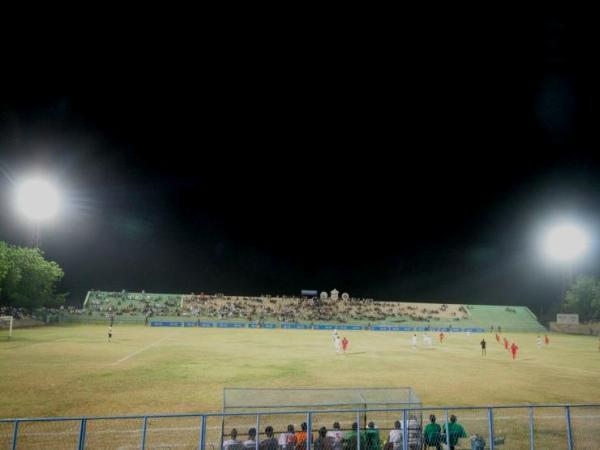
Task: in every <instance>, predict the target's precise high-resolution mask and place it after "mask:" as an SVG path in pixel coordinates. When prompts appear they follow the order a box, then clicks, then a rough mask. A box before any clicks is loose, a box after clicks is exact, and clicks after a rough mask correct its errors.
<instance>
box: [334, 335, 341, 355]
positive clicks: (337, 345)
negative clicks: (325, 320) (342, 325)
mask: <svg viewBox="0 0 600 450" xmlns="http://www.w3.org/2000/svg"><path fill="white" fill-rule="evenodd" d="M334 340H335V352H336V353H340V352H341V351H342V341H341V340H340V337H339V336H338V335H337V334H336V335H335V338H334Z"/></svg>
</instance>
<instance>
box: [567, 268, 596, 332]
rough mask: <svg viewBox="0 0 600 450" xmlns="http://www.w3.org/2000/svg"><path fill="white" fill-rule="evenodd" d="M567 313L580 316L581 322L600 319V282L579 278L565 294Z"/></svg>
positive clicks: (583, 277)
mask: <svg viewBox="0 0 600 450" xmlns="http://www.w3.org/2000/svg"><path fill="white" fill-rule="evenodd" d="M565 311H566V312H571V313H577V314H579V318H580V320H581V321H592V320H599V319H600V282H599V281H598V279H596V278H594V277H591V276H579V277H577V279H576V280H575V282H574V283H573V284H572V285H571V286H570V287H569V289H568V290H567V293H566V294H565Z"/></svg>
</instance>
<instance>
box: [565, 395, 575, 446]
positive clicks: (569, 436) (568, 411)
mask: <svg viewBox="0 0 600 450" xmlns="http://www.w3.org/2000/svg"><path fill="white" fill-rule="evenodd" d="M565 412H566V418H567V448H568V449H569V450H573V434H572V433H571V407H570V406H565Z"/></svg>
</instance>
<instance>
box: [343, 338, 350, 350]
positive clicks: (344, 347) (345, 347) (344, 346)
mask: <svg viewBox="0 0 600 450" xmlns="http://www.w3.org/2000/svg"><path fill="white" fill-rule="evenodd" d="M348 342H349V341H348V339H346V336H344V339H342V349H343V350H344V353H346V349H347V348H348Z"/></svg>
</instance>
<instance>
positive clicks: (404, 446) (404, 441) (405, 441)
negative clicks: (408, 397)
mask: <svg viewBox="0 0 600 450" xmlns="http://www.w3.org/2000/svg"><path fill="white" fill-rule="evenodd" d="M406 415H407V412H406V409H403V410H402V450H408V418H407V417H406Z"/></svg>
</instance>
